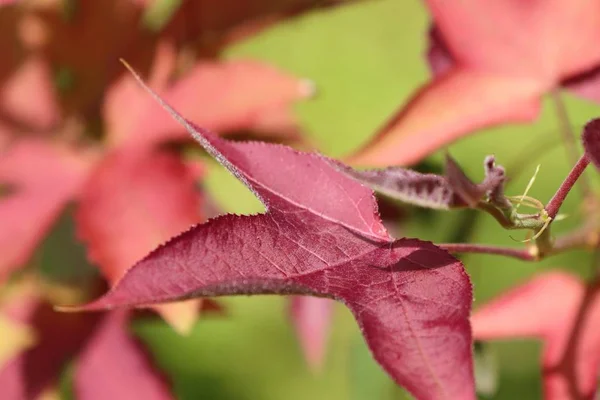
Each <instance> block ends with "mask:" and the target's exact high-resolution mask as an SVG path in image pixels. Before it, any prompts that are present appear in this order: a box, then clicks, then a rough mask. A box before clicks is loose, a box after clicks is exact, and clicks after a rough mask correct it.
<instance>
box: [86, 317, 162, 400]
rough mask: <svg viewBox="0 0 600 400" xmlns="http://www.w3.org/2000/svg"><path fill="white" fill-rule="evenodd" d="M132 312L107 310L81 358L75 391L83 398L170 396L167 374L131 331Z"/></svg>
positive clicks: (150, 398) (155, 398)
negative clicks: (165, 376)
mask: <svg viewBox="0 0 600 400" xmlns="http://www.w3.org/2000/svg"><path fill="white" fill-rule="evenodd" d="M128 322H129V312H127V311H122V310H120V311H113V312H110V313H107V315H106V316H105V317H104V319H103V320H102V322H101V323H100V324H99V326H98V329H97V330H96V331H95V332H94V334H93V335H92V337H91V338H90V340H88V342H87V344H86V346H85V348H84V349H83V351H82V352H81V353H80V355H79V357H78V359H77V366H76V370H75V394H76V398H77V399H79V400H106V399H111V400H120V399H122V400H130V399H148V400H168V399H172V398H173V397H172V396H171V394H170V391H169V388H168V385H167V383H166V381H165V379H164V377H163V376H162V375H161V374H160V373H159V372H158V371H157V370H155V369H154V367H153V366H152V365H151V363H150V360H149V358H148V355H147V354H146V353H145V351H144V349H143V348H142V346H141V343H139V342H138V341H137V340H136V339H134V338H133V337H131V335H130V334H129V333H128V332H127V329H128Z"/></svg>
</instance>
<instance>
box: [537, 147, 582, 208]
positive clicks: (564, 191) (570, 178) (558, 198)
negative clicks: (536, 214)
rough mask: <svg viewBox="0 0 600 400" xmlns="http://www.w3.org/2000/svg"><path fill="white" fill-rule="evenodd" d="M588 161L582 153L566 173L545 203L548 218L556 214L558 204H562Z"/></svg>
mask: <svg viewBox="0 0 600 400" xmlns="http://www.w3.org/2000/svg"><path fill="white" fill-rule="evenodd" d="M589 163H590V160H589V159H588V158H587V156H586V155H585V154H584V155H582V156H581V157H580V158H579V161H577V163H576V164H575V166H574V167H573V169H571V171H570V172H569V175H567V177H566V178H565V180H564V181H563V183H561V185H560V187H559V188H558V190H557V191H556V193H555V194H554V196H553V197H552V199H550V201H549V202H548V204H547V205H546V211H547V212H548V216H549V217H550V218H552V219H554V218H555V217H556V214H558V210H560V206H561V205H562V203H563V201H565V198H566V197H567V195H568V194H569V192H570V191H571V189H572V188H573V186H574V185H575V182H577V180H578V179H579V177H580V176H581V174H582V173H583V171H585V168H586V167H587V166H588V164H589Z"/></svg>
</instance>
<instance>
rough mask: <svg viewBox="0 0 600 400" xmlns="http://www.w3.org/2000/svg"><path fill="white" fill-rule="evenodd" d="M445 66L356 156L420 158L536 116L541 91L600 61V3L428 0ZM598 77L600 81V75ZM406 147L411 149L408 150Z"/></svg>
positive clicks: (439, 62) (391, 160)
mask: <svg viewBox="0 0 600 400" xmlns="http://www.w3.org/2000/svg"><path fill="white" fill-rule="evenodd" d="M427 5H428V6H429V10H430V12H431V15H432V17H433V20H434V24H435V27H436V28H435V33H434V35H433V36H434V39H439V41H436V42H435V43H436V44H441V46H436V44H434V47H433V48H432V50H431V51H430V54H429V55H430V60H431V61H432V62H433V65H434V71H435V72H437V73H436V76H435V77H434V79H433V80H432V81H430V82H429V83H427V84H426V85H425V86H423V87H421V88H420V89H419V90H418V91H417V93H416V94H415V95H414V97H413V99H412V100H411V101H410V103H409V104H408V105H407V106H406V107H404V108H402V109H401V110H400V111H399V112H398V113H397V114H396V115H395V116H394V117H393V118H392V119H391V120H390V121H389V123H388V124H387V125H386V126H385V127H384V128H383V129H382V130H381V132H380V134H379V135H378V136H377V137H376V138H375V139H374V140H373V141H372V142H371V143H370V144H369V145H368V146H367V147H366V148H365V149H363V150H362V151H361V152H359V154H357V155H356V156H355V157H354V158H353V160H354V162H357V163H365V164H375V165H390V164H410V163H413V162H416V161H418V160H420V159H421V158H423V157H424V156H426V155H427V154H429V153H431V152H432V151H434V150H437V149H438V148H440V147H441V146H444V145H446V144H448V143H450V142H452V141H454V140H456V139H458V138H460V137H463V136H465V135H468V134H470V133H472V132H474V131H475V130H477V129H479V128H482V127H485V126H490V125H495V124H500V123H506V122H524V121H531V120H533V119H534V118H535V117H536V116H537V114H538V111H539V108H540V100H541V96H542V95H543V94H544V93H546V92H548V91H550V90H553V89H554V88H556V87H557V86H559V85H561V84H562V83H563V82H565V81H566V80H567V81H568V82H571V83H573V84H575V83H576V84H577V85H578V87H577V91H578V92H579V93H582V94H586V95H587V96H588V97H593V98H595V99H596V100H598V99H599V97H600V96H598V90H597V89H595V87H597V86H594V87H593V88H590V87H589V86H587V87H586V86H585V85H584V83H585V82H583V81H581V78H589V77H590V76H589V74H592V76H591V77H592V78H596V76H597V75H595V74H594V72H595V71H596V68H598V67H600V47H598V43H597V42H598V37H600V1H598V0H575V1H572V0H556V1H546V0H532V1H509V0H501V1H479V0H465V1H460V2H450V1H445V0H428V1H427ZM596 80H597V79H596ZM592 83H594V82H592ZM403 149H404V150H403Z"/></svg>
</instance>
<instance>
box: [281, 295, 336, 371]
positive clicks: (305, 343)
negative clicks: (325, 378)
mask: <svg viewBox="0 0 600 400" xmlns="http://www.w3.org/2000/svg"><path fill="white" fill-rule="evenodd" d="M290 308H291V310H290V313H291V316H292V321H293V323H294V328H295V329H296V334H297V335H298V339H299V341H300V346H301V347H302V352H303V353H304V358H305V360H306V362H307V364H308V366H309V367H310V368H311V369H312V370H313V371H319V370H320V369H321V368H322V366H323V362H324V361H325V350H326V348H327V339H329V331H330V329H331V323H332V320H331V318H332V311H333V302H332V301H331V300H330V299H320V298H318V297H309V296H294V297H292V299H291V303H290Z"/></svg>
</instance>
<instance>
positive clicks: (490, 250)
mask: <svg viewBox="0 0 600 400" xmlns="http://www.w3.org/2000/svg"><path fill="white" fill-rule="evenodd" d="M599 242H600V235H599V234H598V232H597V231H595V230H590V229H579V230H577V231H574V232H571V233H569V234H566V235H564V236H561V237H559V238H557V239H556V240H555V241H554V242H553V243H552V245H551V247H550V248H549V249H547V250H546V251H544V252H540V251H539V250H538V247H537V246H536V247H530V248H528V249H516V248H513V247H503V246H493V245H486V244H473V243H441V244H436V246H438V247H440V248H442V249H445V250H447V251H449V252H450V253H453V254H455V253H472V254H473V253H474V254H494V255H499V256H505V257H510V258H516V259H518V260H522V261H539V260H542V259H544V258H546V257H548V256H551V255H556V254H559V253H564V252H566V251H570V250H574V249H578V248H596V247H597V246H598V244H599Z"/></svg>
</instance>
